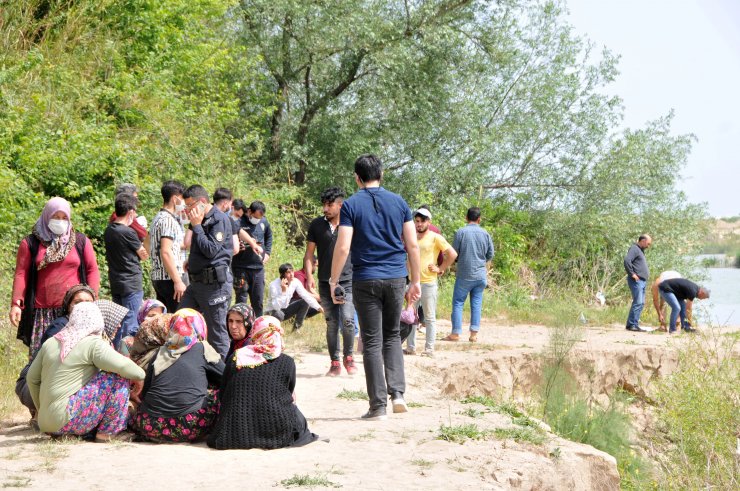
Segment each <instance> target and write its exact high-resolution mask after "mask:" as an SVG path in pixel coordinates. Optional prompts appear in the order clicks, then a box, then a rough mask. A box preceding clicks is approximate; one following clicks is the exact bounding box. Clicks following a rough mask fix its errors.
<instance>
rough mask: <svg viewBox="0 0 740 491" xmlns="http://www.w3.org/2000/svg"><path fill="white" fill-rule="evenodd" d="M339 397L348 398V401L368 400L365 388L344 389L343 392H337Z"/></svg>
mask: <svg viewBox="0 0 740 491" xmlns="http://www.w3.org/2000/svg"><path fill="white" fill-rule="evenodd" d="M337 399H346V400H348V401H367V400H369V399H368V397H367V392H365V391H364V390H347V389H342V392H340V393H339V394H337Z"/></svg>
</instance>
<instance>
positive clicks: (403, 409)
mask: <svg viewBox="0 0 740 491" xmlns="http://www.w3.org/2000/svg"><path fill="white" fill-rule="evenodd" d="M391 403H392V404H393V412H394V413H407V412H408V411H409V407H408V406H407V405H406V401H404V400H403V396H396V397H395V398H393V400H392V401H391Z"/></svg>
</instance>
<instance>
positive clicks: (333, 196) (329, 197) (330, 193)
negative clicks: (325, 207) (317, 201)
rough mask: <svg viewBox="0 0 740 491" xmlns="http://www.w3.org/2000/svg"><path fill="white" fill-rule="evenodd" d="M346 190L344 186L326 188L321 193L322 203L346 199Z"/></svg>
mask: <svg viewBox="0 0 740 491" xmlns="http://www.w3.org/2000/svg"><path fill="white" fill-rule="evenodd" d="M344 196H345V195H344V191H342V188H338V187H331V188H326V189H324V192H323V193H321V203H322V204H325V203H334V202H335V201H336V200H338V199H339V200H342V201H344Z"/></svg>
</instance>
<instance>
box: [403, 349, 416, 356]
mask: <svg viewBox="0 0 740 491" xmlns="http://www.w3.org/2000/svg"><path fill="white" fill-rule="evenodd" d="M403 354H404V355H410V356H414V355H416V350H415V349H411V348H404V349H403Z"/></svg>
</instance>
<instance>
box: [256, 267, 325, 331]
mask: <svg viewBox="0 0 740 491" xmlns="http://www.w3.org/2000/svg"><path fill="white" fill-rule="evenodd" d="M278 271H279V272H280V278H277V279H275V280H273V281H272V282H271V283H270V286H269V298H268V300H267V311H266V312H265V314H266V315H271V316H273V317H276V318H278V319H280V321H286V320H288V319H292V318H293V317H295V321H294V324H293V329H294V330H295V331H297V330H299V329H300V328H301V327H303V320H304V319H305V318H306V314H307V313H308V309H310V308H313V309H315V310H317V311H319V312H323V311H324V309H323V308H322V307H321V305H319V302H318V301H317V300H316V298H314V296H313V295H311V294H310V293H309V292H308V290H306V289H305V288H304V287H303V285H302V284H301V282H300V281H298V280H297V279H296V278H295V277H294V274H293V273H294V271H295V270H294V269H293V265H292V264H290V263H285V264H281V265H280V268H278ZM294 293H297V294H298V297H299V298H298V299H296V300H293V294H294Z"/></svg>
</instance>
